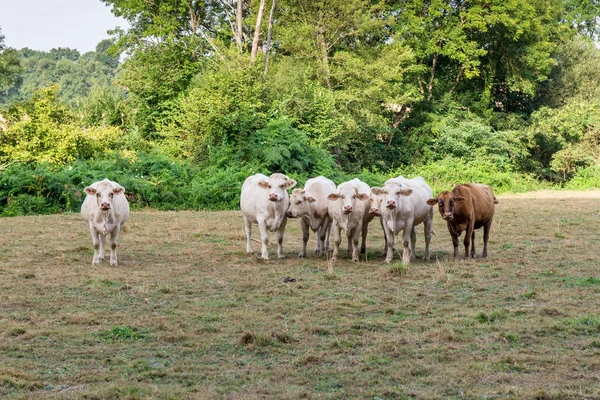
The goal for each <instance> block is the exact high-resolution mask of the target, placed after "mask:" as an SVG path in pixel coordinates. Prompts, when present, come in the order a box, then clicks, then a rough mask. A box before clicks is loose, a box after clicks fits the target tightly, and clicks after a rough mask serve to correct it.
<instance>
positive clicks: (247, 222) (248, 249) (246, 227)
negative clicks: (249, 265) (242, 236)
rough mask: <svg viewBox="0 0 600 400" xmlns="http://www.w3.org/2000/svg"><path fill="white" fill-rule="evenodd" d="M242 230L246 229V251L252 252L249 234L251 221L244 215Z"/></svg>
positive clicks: (250, 232)
mask: <svg viewBox="0 0 600 400" xmlns="http://www.w3.org/2000/svg"><path fill="white" fill-rule="evenodd" d="M244 230H245V231H246V253H252V240H250V235H251V234H252V222H250V220H249V219H248V218H246V217H245V216H244Z"/></svg>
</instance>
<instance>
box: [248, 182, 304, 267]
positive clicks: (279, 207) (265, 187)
mask: <svg viewBox="0 0 600 400" xmlns="http://www.w3.org/2000/svg"><path fill="white" fill-rule="evenodd" d="M294 186H296V181H295V180H293V179H290V178H288V177H287V176H285V175H283V174H273V175H271V176H270V177H267V176H265V175H263V174H256V175H252V176H249V177H248V178H246V180H245V181H244V184H243V185H242V194H241V196H240V207H241V209H242V213H243V214H244V224H245V229H246V252H247V253H252V241H251V240H250V234H251V232H252V223H255V224H258V229H259V230H260V239H261V243H262V247H261V255H262V258H264V259H265V260H268V259H269V252H268V250H267V245H268V244H269V232H268V231H271V232H275V231H276V232H277V256H278V257H279V258H284V255H283V232H284V231H285V225H286V223H287V217H286V215H285V212H286V211H287V209H288V207H289V204H290V200H289V195H288V192H287V189H291V188H293V187H294Z"/></svg>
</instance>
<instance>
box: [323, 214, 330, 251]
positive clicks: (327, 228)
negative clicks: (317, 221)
mask: <svg viewBox="0 0 600 400" xmlns="http://www.w3.org/2000/svg"><path fill="white" fill-rule="evenodd" d="M325 221H327V222H326V223H324V225H325V226H326V228H325V232H326V236H325V250H327V251H329V250H331V248H330V247H329V240H330V236H331V225H332V223H331V218H329V216H327V217H325Z"/></svg>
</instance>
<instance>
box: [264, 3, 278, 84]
mask: <svg viewBox="0 0 600 400" xmlns="http://www.w3.org/2000/svg"><path fill="white" fill-rule="evenodd" d="M275 3H276V0H273V2H272V3H271V12H270V13H269V30H268V31H267V45H266V47H265V71H264V72H263V81H264V80H265V79H267V70H268V68H269V54H271V36H272V34H273V19H274V17H275Z"/></svg>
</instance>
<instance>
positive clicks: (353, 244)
mask: <svg viewBox="0 0 600 400" xmlns="http://www.w3.org/2000/svg"><path fill="white" fill-rule="evenodd" d="M369 191H370V188H369V185H367V184H366V183H364V182H362V181H361V180H360V179H357V178H355V179H353V180H351V181H349V182H344V183H340V184H339V185H338V187H337V190H336V192H335V193H331V194H330V195H329V196H327V198H328V199H329V216H330V217H331V219H332V227H331V230H332V231H333V255H332V257H331V260H332V261H336V260H337V256H338V253H339V250H340V243H341V241H342V239H341V230H342V229H343V230H344V231H345V232H346V236H347V237H348V253H350V251H352V261H354V262H358V239H359V237H360V235H361V233H362V246H361V252H363V251H366V238H367V230H368V224H369V221H370V220H372V219H373V217H374V216H373V215H371V214H369V194H368V193H369Z"/></svg>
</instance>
